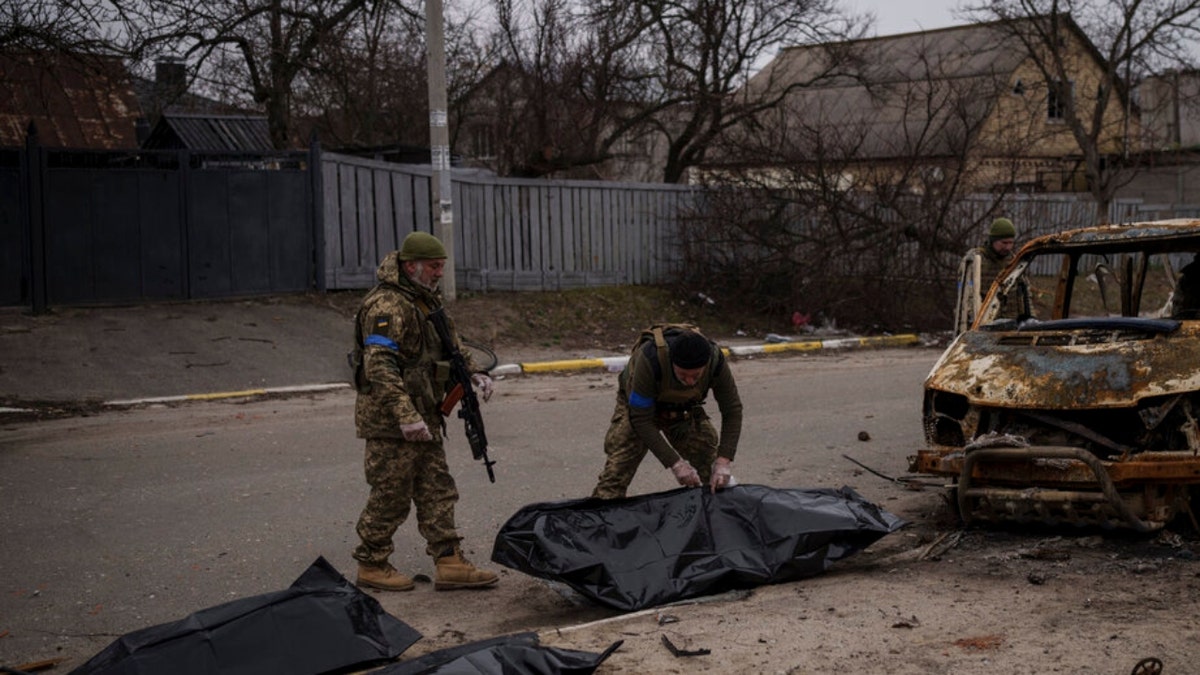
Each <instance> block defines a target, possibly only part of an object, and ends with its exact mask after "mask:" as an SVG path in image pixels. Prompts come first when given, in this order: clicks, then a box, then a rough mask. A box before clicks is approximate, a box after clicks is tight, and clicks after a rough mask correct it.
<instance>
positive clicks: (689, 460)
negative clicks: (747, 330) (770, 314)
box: [592, 326, 742, 499]
mask: <svg viewBox="0 0 1200 675" xmlns="http://www.w3.org/2000/svg"><path fill="white" fill-rule="evenodd" d="M617 382H618V387H617V405H616V409H615V410H614V411H613V415H612V422H611V424H610V425H609V428H608V433H607V434H606V435H605V437H604V454H605V456H606V460H605V463H604V470H603V471H602V472H601V473H600V477H599V480H598V482H597V483H596V488H595V490H594V491H593V492H592V496H593V497H599V498H601V499H616V498H619V497H624V496H625V492H626V490H627V489H628V488H629V483H630V482H632V481H633V477H634V474H636V473H637V469H638V466H639V465H640V464H641V462H642V459H644V458H645V456H646V451H647V450H649V451H650V452H651V453H653V454H654V457H655V459H657V460H658V461H659V462H660V463H661V464H662V465H663V467H665V468H668V469H670V470H671V473H672V475H673V476H674V477H675V480H676V481H677V482H678V483H679V484H680V485H685V486H700V485H708V486H709V487H710V488H711V489H712V490H713V492H716V491H717V489H719V488H724V487H727V486H728V485H729V484H730V481H731V480H732V467H733V458H734V455H735V454H736V453H737V445H738V438H739V437H740V436H741V432H742V400H741V398H740V397H739V396H738V390H737V384H736V383H735V382H734V380H733V373H732V372H730V368H729V363H728V362H727V361H726V360H725V355H724V354H722V353H721V350H720V348H718V347H717V346H716V345H715V344H713V343H712V342H711V341H710V340H709V339H708V338H707V337H705V336H704V335H702V334H701V333H700V332H699V331H698V330H696V329H695V328H694V327H690V326H666V327H664V326H655V327H653V328H650V329H647V330H645V331H643V332H642V337H641V338H640V339H639V341H638V344H637V345H635V346H634V348H633V351H632V353H631V354H630V356H629V361H628V362H627V363H626V365H625V368H624V369H623V370H622V371H621V373H620V375H619V376H618V378H617ZM709 391H712V393H713V398H715V399H716V401H717V407H718V408H719V409H720V411H721V433H720V436H718V435H717V430H716V428H715V427H714V426H713V424H712V422H711V421H710V420H709V418H708V415H707V414H706V413H705V411H704V402H705V398H706V397H707V395H708V392H709Z"/></svg>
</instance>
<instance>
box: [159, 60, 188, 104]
mask: <svg viewBox="0 0 1200 675" xmlns="http://www.w3.org/2000/svg"><path fill="white" fill-rule="evenodd" d="M186 93H187V63H185V62H184V61H183V59H178V58H161V59H159V60H158V62H157V63H155V64H154V95H155V98H157V99H158V104H159V107H160V108H163V107H166V106H168V105H171V104H173V103H176V102H177V101H178V100H179V99H180V98H181V97H182V96H183V95H184V94H186Z"/></svg>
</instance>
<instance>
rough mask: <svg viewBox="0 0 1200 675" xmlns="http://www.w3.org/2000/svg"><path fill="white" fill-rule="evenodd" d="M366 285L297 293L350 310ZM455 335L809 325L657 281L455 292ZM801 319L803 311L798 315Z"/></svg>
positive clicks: (541, 340)
mask: <svg viewBox="0 0 1200 675" xmlns="http://www.w3.org/2000/svg"><path fill="white" fill-rule="evenodd" d="M364 294H365V292H364V291H337V292H331V293H326V294H324V295H318V294H309V295H306V296H297V297H298V298H300V299H302V300H303V301H307V302H314V303H318V304H322V305H326V306H329V307H332V308H334V309H336V310H337V311H339V312H341V313H343V314H345V315H346V316H353V315H354V312H355V310H356V309H357V308H358V304H359V302H360V301H361V299H362V297H363V295H364ZM449 306H450V312H451V314H452V315H453V316H454V318H455V321H456V322H457V324H458V326H459V330H460V331H461V333H462V334H463V335H464V336H465V337H467V338H468V339H470V340H473V341H476V342H479V343H481V344H484V345H487V346H489V347H491V348H493V349H495V350H496V351H497V352H499V353H501V354H502V355H504V354H511V353H520V352H528V351H537V350H543V351H558V352H563V353H576V352H578V353H586V352H615V353H623V352H625V351H627V350H628V349H629V348H630V347H631V346H632V345H633V341H634V340H635V339H636V338H637V336H638V333H639V332H640V331H641V330H642V329H643V328H645V327H646V326H649V325H652V324H655V323H691V324H695V325H697V326H699V327H700V329H701V330H703V331H704V332H705V333H706V334H708V335H709V336H711V337H713V338H714V339H717V340H718V341H721V340H728V339H732V338H763V337H765V336H766V335H768V334H770V333H775V334H778V335H787V336H803V335H806V334H808V332H810V331H812V330H814V328H813V327H812V326H810V325H807V324H801V325H796V324H795V323H793V320H792V318H791V317H767V316H762V315H760V314H756V313H754V312H751V311H749V310H747V309H745V308H741V307H730V306H725V305H722V304H718V303H717V302H715V301H713V300H712V299H711V298H709V297H708V296H705V295H702V294H699V293H691V294H689V293H686V292H683V291H679V290H676V289H671V288H667V287H662V286H605V287H600V288H581V289H572V290H566V291H547V292H522V293H515V292H495V293H470V292H466V293H460V294H459V295H458V297H457V298H456V299H455V300H454V302H452V303H450V305H449ZM804 320H807V317H805V318H804Z"/></svg>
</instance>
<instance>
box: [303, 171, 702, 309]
mask: <svg viewBox="0 0 1200 675" xmlns="http://www.w3.org/2000/svg"><path fill="white" fill-rule="evenodd" d="M321 174H322V182H323V194H324V221H325V228H324V231H325V243H324V255H325V284H326V287H327V288H329V289H349V288H368V287H370V286H371V285H372V284H374V282H375V267H376V265H377V264H378V262H379V260H380V258H382V257H383V256H384V255H385V254H387V252H389V251H391V250H393V249H395V248H396V247H397V246H398V245H399V242H401V241H402V240H403V239H404V237H405V236H406V235H407V234H408V233H410V232H413V231H416V230H420V231H424V232H432V231H433V229H432V223H431V218H430V215H431V214H430V208H429V204H430V200H429V183H430V170H429V168H428V167H421V166H412V165H399V164H389V163H386V162H379V161H374V160H369V159H362V158H358V157H350V156H347V155H339V154H333V153H324V154H322V155H321ZM451 187H452V199H453V206H454V247H455V268H456V270H455V271H456V275H455V283H456V286H457V287H458V288H460V289H464V290H472V291H498V290H514V291H530V290H560V289H565V288H575V287H581V286H603V285H613V284H653V283H660V282H663V281H666V280H668V279H669V278H670V276H671V274H672V272H673V270H674V269H675V266H676V265H677V264H678V262H679V259H680V256H679V247H678V246H676V245H675V244H674V242H673V238H674V237H676V236H677V234H678V231H679V230H678V228H679V219H678V214H679V213H682V212H685V211H686V210H687V209H686V208H685V207H687V206H688V205H689V204H690V203H691V202H692V200H693V199H694V198H695V195H696V194H697V192H696V190H695V189H694V188H689V187H678V186H672V185H659V184H641V183H601V182H592V181H565V180H540V179H539V180H526V179H513V178H496V177H492V176H479V175H476V174H473V173H471V172H468V171H459V170H455V171H454V173H453V176H452V181H451Z"/></svg>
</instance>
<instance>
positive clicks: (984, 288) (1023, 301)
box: [967, 245, 1033, 319]
mask: <svg viewBox="0 0 1200 675" xmlns="http://www.w3.org/2000/svg"><path fill="white" fill-rule="evenodd" d="M967 255H976V256H978V257H979V258H978V259H979V283H980V288H979V297H980V299H981V300H982V299H983V298H984V296H986V295H987V293H988V291H989V290H991V288H992V284H993V283H994V282H995V281H996V279H998V278H999V277H1000V273H1001V272H1003V271H1004V268H1005V267H1007V266H1008V264H1009V263H1010V262H1012V259H1013V254H1011V253H1010V254H1008V255H1006V256H1002V255H1000V254H998V253H996V249H994V248H992V247H991V246H988V245H984V246H980V247H978V248H974V249H971V250H970V251H969V252H968V253H967ZM1015 292H1016V293H1017V294H1018V297H1015V298H1001V301H1000V313H999V314H997V315H996V318H998V319H1001V318H1010V319H1016V318H1019V317H1020V316H1021V314H1022V313H1023V312H1024V311H1025V310H1030V311H1031V310H1032V309H1033V291H1032V289H1031V288H1030V287H1029V282H1028V281H1026V280H1025V279H1024V278H1022V279H1021V280H1019V281H1018V282H1017V286H1016V288H1015Z"/></svg>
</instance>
